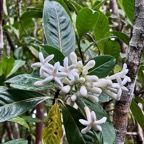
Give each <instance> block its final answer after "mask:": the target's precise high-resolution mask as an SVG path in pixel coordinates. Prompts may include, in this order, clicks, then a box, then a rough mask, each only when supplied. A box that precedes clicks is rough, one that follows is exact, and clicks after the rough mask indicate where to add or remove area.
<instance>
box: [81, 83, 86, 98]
mask: <svg viewBox="0 0 144 144" xmlns="http://www.w3.org/2000/svg"><path fill="white" fill-rule="evenodd" d="M80 95H81V96H84V97H86V96H87V89H86V87H85V86H84V85H82V86H81V87H80Z"/></svg>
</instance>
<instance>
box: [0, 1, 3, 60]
mask: <svg viewBox="0 0 144 144" xmlns="http://www.w3.org/2000/svg"><path fill="white" fill-rule="evenodd" d="M2 13H3V0H0V60H1V59H2V53H3V28H2Z"/></svg>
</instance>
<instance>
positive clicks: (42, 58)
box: [39, 52, 44, 63]
mask: <svg viewBox="0 0 144 144" xmlns="http://www.w3.org/2000/svg"><path fill="white" fill-rule="evenodd" d="M39 60H40V62H41V63H43V62H44V56H43V53H42V52H39Z"/></svg>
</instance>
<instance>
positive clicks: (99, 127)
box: [94, 125, 102, 131]
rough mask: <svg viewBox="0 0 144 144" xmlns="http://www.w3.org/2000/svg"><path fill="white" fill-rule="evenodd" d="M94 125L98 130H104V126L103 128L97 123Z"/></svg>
mask: <svg viewBox="0 0 144 144" xmlns="http://www.w3.org/2000/svg"><path fill="white" fill-rule="evenodd" d="M94 127H95V128H96V129H97V130H98V131H102V128H101V126H100V125H95V126H94Z"/></svg>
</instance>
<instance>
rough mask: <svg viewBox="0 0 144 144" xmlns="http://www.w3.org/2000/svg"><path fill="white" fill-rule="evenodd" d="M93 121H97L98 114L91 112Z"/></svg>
mask: <svg viewBox="0 0 144 144" xmlns="http://www.w3.org/2000/svg"><path fill="white" fill-rule="evenodd" d="M91 119H92V122H94V121H96V114H95V112H94V111H91Z"/></svg>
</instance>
